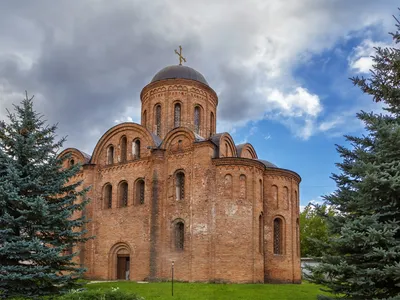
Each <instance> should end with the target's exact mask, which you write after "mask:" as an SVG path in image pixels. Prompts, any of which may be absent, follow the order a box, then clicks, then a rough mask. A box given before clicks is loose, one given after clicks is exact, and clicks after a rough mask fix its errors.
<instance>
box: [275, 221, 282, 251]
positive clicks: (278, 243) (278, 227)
mask: <svg viewBox="0 0 400 300" xmlns="http://www.w3.org/2000/svg"><path fill="white" fill-rule="evenodd" d="M282 248H283V247H282V219H280V218H275V219H274V254H278V255H281V254H282V250H283V249H282Z"/></svg>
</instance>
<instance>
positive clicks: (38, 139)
mask: <svg viewBox="0 0 400 300" xmlns="http://www.w3.org/2000/svg"><path fill="white" fill-rule="evenodd" d="M32 99H33V97H32V98H30V99H29V98H28V95H26V98H25V99H24V100H23V101H22V102H21V105H20V106H15V113H13V114H12V113H10V112H9V114H8V118H9V120H8V122H7V123H6V122H4V121H3V122H1V123H0V298H1V297H3V298H7V297H14V296H23V297H37V296H42V295H50V294H57V293H60V292H63V291H65V290H68V289H70V288H71V287H74V286H76V284H77V279H78V278H79V277H81V275H82V274H83V272H84V268H82V267H80V266H78V265H77V264H76V263H74V262H73V261H72V258H73V257H74V256H76V254H77V253H68V252H66V250H67V249H71V247H72V246H76V245H80V244H81V243H84V242H85V241H86V240H87V238H86V237H85V233H86V231H85V230H84V225H85V224H86V223H87V220H86V219H85V217H84V216H83V217H78V218H76V217H75V218H74V217H73V213H74V212H75V211H79V210H83V209H84V207H85V205H86V204H87V202H88V200H87V199H85V194H86V192H87V189H81V190H80V191H79V192H78V191H77V188H78V187H79V186H80V185H81V182H78V183H74V184H71V183H69V179H70V178H71V177H73V176H74V175H75V174H76V173H77V172H79V169H80V167H81V166H80V165H79V164H76V165H74V166H73V167H70V168H68V169H63V168H62V163H63V160H64V159H67V157H64V158H58V157H57V152H58V151H59V149H60V148H61V146H62V144H63V142H64V140H65V139H61V140H60V141H56V136H55V131H56V128H57V126H56V125H54V126H47V125H46V124H45V121H44V120H43V119H42V118H43V117H42V116H41V115H39V114H37V113H36V112H35V111H34V110H33V101H32ZM79 199H84V200H82V201H78V200H79ZM82 215H83V214H82Z"/></svg>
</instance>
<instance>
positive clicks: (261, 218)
mask: <svg viewBox="0 0 400 300" xmlns="http://www.w3.org/2000/svg"><path fill="white" fill-rule="evenodd" d="M258 226H259V227H258V234H259V236H258V251H259V252H260V253H264V214H263V213H261V214H260V216H259V217H258Z"/></svg>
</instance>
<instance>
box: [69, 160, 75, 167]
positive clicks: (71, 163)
mask: <svg viewBox="0 0 400 300" xmlns="http://www.w3.org/2000/svg"><path fill="white" fill-rule="evenodd" d="M73 165H75V160H74V159H71V160H70V161H69V166H70V167H72V166H73Z"/></svg>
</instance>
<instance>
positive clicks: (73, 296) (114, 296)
mask: <svg viewBox="0 0 400 300" xmlns="http://www.w3.org/2000/svg"><path fill="white" fill-rule="evenodd" d="M58 299H62V300H144V298H143V297H140V296H138V295H136V294H131V293H129V292H123V291H119V290H118V288H113V289H111V290H106V291H104V290H94V291H72V292H70V293H68V294H66V295H64V296H61V297H59V298H58Z"/></svg>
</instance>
